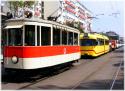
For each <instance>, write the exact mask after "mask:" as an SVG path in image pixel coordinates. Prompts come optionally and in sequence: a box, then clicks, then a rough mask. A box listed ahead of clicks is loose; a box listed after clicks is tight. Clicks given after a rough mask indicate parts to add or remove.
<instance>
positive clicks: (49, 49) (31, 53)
mask: <svg viewBox="0 0 125 91" xmlns="http://www.w3.org/2000/svg"><path fill="white" fill-rule="evenodd" d="M76 52H80V46H42V47H40V46H33V47H32V46H24V47H23V46H21V47H19V46H14V47H12V46H6V47H5V48H4V57H12V56H17V57H20V58H34V57H45V56H55V55H63V54H70V53H76Z"/></svg>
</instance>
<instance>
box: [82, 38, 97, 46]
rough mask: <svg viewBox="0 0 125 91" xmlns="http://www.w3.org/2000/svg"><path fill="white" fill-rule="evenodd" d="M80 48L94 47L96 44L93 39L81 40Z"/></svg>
mask: <svg viewBox="0 0 125 91" xmlns="http://www.w3.org/2000/svg"><path fill="white" fill-rule="evenodd" d="M80 42H81V43H80V44H81V46H96V45H97V44H98V42H97V41H96V40H95V39H81V40H80Z"/></svg>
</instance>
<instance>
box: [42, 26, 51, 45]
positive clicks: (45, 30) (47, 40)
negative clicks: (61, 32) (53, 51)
mask: <svg viewBox="0 0 125 91" xmlns="http://www.w3.org/2000/svg"><path fill="white" fill-rule="evenodd" d="M50 30H51V28H50V27H44V26H41V45H50V44H51V31H50Z"/></svg>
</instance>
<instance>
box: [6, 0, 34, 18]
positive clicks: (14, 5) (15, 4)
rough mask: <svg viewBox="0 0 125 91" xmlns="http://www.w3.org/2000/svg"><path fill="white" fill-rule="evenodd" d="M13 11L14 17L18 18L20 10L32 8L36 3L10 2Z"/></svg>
mask: <svg viewBox="0 0 125 91" xmlns="http://www.w3.org/2000/svg"><path fill="white" fill-rule="evenodd" d="M8 3H9V4H10V9H11V11H14V16H18V8H19V7H20V8H23V10H24V7H31V6H32V5H33V4H34V3H35V1H22V0H20V1H8Z"/></svg>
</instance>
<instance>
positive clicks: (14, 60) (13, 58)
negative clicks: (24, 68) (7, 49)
mask: <svg viewBox="0 0 125 91" xmlns="http://www.w3.org/2000/svg"><path fill="white" fill-rule="evenodd" d="M11 61H12V62H13V63H14V64H16V63H18V58H17V57H16V56H13V57H12V58H11Z"/></svg>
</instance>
